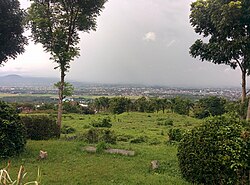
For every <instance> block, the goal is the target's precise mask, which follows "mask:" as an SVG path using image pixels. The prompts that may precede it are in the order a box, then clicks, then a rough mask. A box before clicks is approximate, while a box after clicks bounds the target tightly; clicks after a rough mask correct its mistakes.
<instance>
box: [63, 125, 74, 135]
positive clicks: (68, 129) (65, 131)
mask: <svg viewBox="0 0 250 185" xmlns="http://www.w3.org/2000/svg"><path fill="white" fill-rule="evenodd" d="M75 132H76V129H74V128H73V127H71V126H68V125H63V126H62V128H61V133H62V134H72V133H75Z"/></svg>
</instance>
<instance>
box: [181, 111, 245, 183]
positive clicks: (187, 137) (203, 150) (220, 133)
mask: <svg viewBox="0 0 250 185" xmlns="http://www.w3.org/2000/svg"><path fill="white" fill-rule="evenodd" d="M242 133H244V132H243V126H242V122H241V121H240V120H239V119H238V118H237V117H235V116H230V115H223V116H217V117H211V118H208V119H207V120H206V121H205V123H204V124H203V125H202V126H200V127H196V128H194V129H193V130H191V131H190V132H188V133H186V134H184V137H183V139H182V140H181V142H180V144H179V147H178V159H179V165H180V169H181V172H182V175H183V177H184V178H185V179H186V180H188V181H189V182H192V183H198V184H218V185H219V184H232V185H233V184H247V181H248V180H247V179H248V178H249V173H248V172H249V170H250V168H249V167H250V164H249V157H248V154H249V150H250V148H249V145H247V143H249V139H250V138H249V136H248V137H242Z"/></svg>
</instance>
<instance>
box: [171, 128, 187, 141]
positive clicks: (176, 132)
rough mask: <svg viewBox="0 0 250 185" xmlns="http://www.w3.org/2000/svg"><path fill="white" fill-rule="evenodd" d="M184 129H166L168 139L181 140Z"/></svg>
mask: <svg viewBox="0 0 250 185" xmlns="http://www.w3.org/2000/svg"><path fill="white" fill-rule="evenodd" d="M183 133H184V131H183V130H181V129H179V128H172V129H170V130H169V131H168V138H169V141H178V142H179V141H181V139H182V136H183Z"/></svg>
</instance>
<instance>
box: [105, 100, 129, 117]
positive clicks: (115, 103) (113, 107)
mask: <svg viewBox="0 0 250 185" xmlns="http://www.w3.org/2000/svg"><path fill="white" fill-rule="evenodd" d="M129 105H130V101H129V99H128V98H125V97H115V98H111V99H110V104H109V110H110V111H111V112H112V113H113V114H121V113H123V112H126V111H127V112H128V109H129Z"/></svg>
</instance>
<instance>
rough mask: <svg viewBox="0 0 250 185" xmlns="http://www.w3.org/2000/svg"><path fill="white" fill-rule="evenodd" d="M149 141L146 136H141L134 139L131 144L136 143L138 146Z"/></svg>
mask: <svg viewBox="0 0 250 185" xmlns="http://www.w3.org/2000/svg"><path fill="white" fill-rule="evenodd" d="M146 141H147V137H145V136H139V137H137V138H134V139H132V140H131V141H130V143H134V144H137V143H144V142H146Z"/></svg>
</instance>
